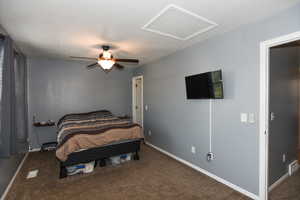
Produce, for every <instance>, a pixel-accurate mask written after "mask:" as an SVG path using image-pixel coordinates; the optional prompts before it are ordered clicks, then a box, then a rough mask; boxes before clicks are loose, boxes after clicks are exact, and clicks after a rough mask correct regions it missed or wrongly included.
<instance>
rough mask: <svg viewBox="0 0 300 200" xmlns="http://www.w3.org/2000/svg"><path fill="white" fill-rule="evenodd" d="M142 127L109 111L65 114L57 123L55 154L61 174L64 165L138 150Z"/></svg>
mask: <svg viewBox="0 0 300 200" xmlns="http://www.w3.org/2000/svg"><path fill="white" fill-rule="evenodd" d="M142 132H143V131H142V127H141V126H140V125H138V124H136V123H133V122H132V121H131V119H130V118H127V117H117V116H114V115H113V114H112V113H111V112H110V111H107V110H100V111H94V112H88V113H76V114H67V115H65V116H63V117H62V118H61V119H60V120H59V121H58V123H57V142H58V146H57V148H56V157H57V158H58V160H59V162H60V178H64V177H67V170H66V167H68V166H71V165H75V164H79V163H86V162H90V161H96V162H95V165H96V164H97V163H98V162H99V164H100V166H104V165H105V159H107V158H109V157H112V156H116V155H120V154H125V153H134V154H133V155H134V157H133V158H134V160H138V159H139V155H138V152H139V150H140V143H141V140H143V134H142Z"/></svg>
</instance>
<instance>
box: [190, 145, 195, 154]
mask: <svg viewBox="0 0 300 200" xmlns="http://www.w3.org/2000/svg"><path fill="white" fill-rule="evenodd" d="M191 152H192V154H195V153H196V147H194V146H192V147H191Z"/></svg>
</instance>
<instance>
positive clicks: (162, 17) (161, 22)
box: [142, 4, 217, 40]
mask: <svg viewBox="0 0 300 200" xmlns="http://www.w3.org/2000/svg"><path fill="white" fill-rule="evenodd" d="M216 26H217V24H216V23H215V22H212V21H210V20H208V19H206V18H204V17H202V16H199V15H197V14H195V13H193V12H191V11H188V10H186V9H183V8H181V7H179V6H176V5H173V4H171V5H168V6H167V7H165V8H164V9H163V10H161V11H160V12H159V13H158V14H157V15H156V16H154V17H153V18H152V19H151V20H150V21H149V22H148V23H147V24H146V25H144V26H143V27H142V29H144V30H146V31H150V32H153V33H157V34H160V35H163V36H167V37H171V38H174V39H178V40H188V39H191V38H192V37H195V36H196V35H199V34H201V33H204V32H207V31H209V30H210V29H212V28H214V27H216Z"/></svg>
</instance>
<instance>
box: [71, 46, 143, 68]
mask: <svg viewBox="0 0 300 200" xmlns="http://www.w3.org/2000/svg"><path fill="white" fill-rule="evenodd" d="M102 49H103V51H102V53H100V55H99V57H98V58H89V57H78V56H70V57H71V58H75V59H84V60H95V61H97V62H95V63H92V64H90V65H88V66H86V68H87V69H93V68H95V67H101V68H102V69H103V70H104V71H105V72H109V71H110V70H112V69H113V68H114V67H115V68H116V69H118V70H122V69H124V66H123V65H121V64H119V62H124V63H134V64H138V63H139V60H138V59H121V58H114V57H113V55H112V53H111V52H110V51H109V49H110V46H108V45H103V46H102Z"/></svg>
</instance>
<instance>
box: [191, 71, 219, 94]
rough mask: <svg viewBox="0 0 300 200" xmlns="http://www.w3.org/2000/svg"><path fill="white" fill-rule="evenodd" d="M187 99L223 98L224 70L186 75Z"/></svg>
mask: <svg viewBox="0 0 300 200" xmlns="http://www.w3.org/2000/svg"><path fill="white" fill-rule="evenodd" d="M185 86H186V96H187V99H223V98H224V95H223V81H222V71H221V70H218V71H213V72H206V73H202V74H196V75H192V76H187V77H185Z"/></svg>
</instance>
